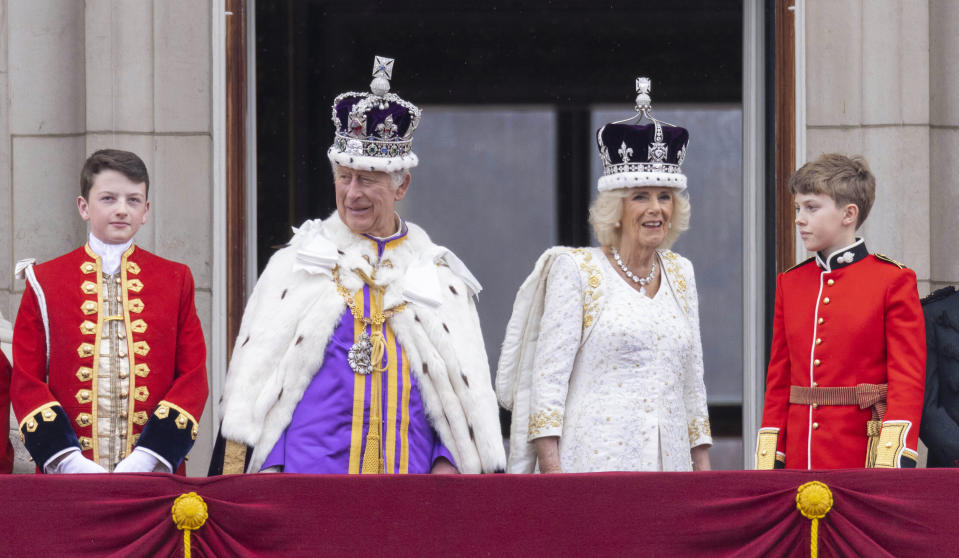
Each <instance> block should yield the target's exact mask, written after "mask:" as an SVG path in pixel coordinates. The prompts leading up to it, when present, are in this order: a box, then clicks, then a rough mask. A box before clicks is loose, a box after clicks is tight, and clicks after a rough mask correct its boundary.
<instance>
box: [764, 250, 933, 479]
mask: <svg viewBox="0 0 959 558" xmlns="http://www.w3.org/2000/svg"><path fill="white" fill-rule="evenodd" d="M925 347H926V340H925V328H924V322H923V315H922V308H921V306H920V304H919V295H918V292H917V289H916V274H915V273H913V272H912V270H909V269H906V268H904V267H902V266H901V265H900V264H898V263H896V262H894V261H892V260H889V259H888V258H885V257H884V256H879V255H872V254H869V252H868V251H867V250H866V246H865V244H864V243H863V241H862V239H859V240H858V241H857V242H856V243H854V244H853V245H851V246H848V247H846V248H844V249H842V250H838V251H836V252H835V253H833V254H832V255H830V257H829V258H828V259H827V260H825V261H824V260H822V259H821V258H820V257H819V256H818V255H817V256H816V257H815V258H811V259H810V260H807V261H806V262H803V263H802V264H800V265H798V266H796V267H794V268H792V269H790V270H788V271H786V272H785V273H782V274H780V275H779V277H778V279H777V281H776V307H775V316H774V321H773V341H772V349H771V351H770V357H769V370H768V372H767V376H766V399H765V405H764V408H763V419H762V425H761V428H760V431H759V438H758V443H757V450H756V466H757V468H758V469H772V468H774V467H775V468H779V467H783V466H785V467H786V468H789V469H838V468H850V467H864V466H866V464H867V453H868V452H867V448H868V445H869V438H868V435H867V422H868V421H869V420H870V419H871V418H872V411H871V409H870V407H866V408H860V407H859V406H858V405H855V404H854V405H848V404H846V405H841V404H840V405H835V404H816V405H813V404H797V403H790V387H791V386H802V387H816V388H823V387H844V386H857V385H859V384H888V394H887V396H886V407H887V408H886V411H885V415H884V416H883V418H882V424H881V430H880V431H879V436H878V442H877V444H878V445H876V450H877V451H876V452H875V453H874V455H873V458H874V460H875V466H876V467H914V466H915V464H916V461H917V458H918V453H917V445H918V435H919V419H920V417H921V414H922V401H923V389H924V384H925V367H926V353H925Z"/></svg>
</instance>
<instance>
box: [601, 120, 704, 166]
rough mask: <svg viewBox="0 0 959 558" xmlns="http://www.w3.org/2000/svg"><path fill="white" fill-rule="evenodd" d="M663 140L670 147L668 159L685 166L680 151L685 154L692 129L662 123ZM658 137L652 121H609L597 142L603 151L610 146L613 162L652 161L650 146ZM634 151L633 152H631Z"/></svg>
mask: <svg viewBox="0 0 959 558" xmlns="http://www.w3.org/2000/svg"><path fill="white" fill-rule="evenodd" d="M661 128H662V134H663V140H662V143H664V144H665V147H666V157H665V160H662V161H659V162H665V163H669V164H673V165H681V164H682V161H680V158H679V156H680V154H681V153H682V154H685V148H686V144H687V143H689V132H687V131H686V129H685V128H680V127H679V126H670V125H668V124H664V125H662V126H661ZM655 136H656V126H655V124H653V123H649V124H607V125H605V126H603V127H602V128H600V129H599V133H597V135H596V142H597V144H598V147H599V149H600V151H602V149H603V146H606V147H607V149H608V154H609V162H610V164H613V165H617V164H620V163H630V162H631V163H650V162H654V161H651V160H650V159H651V157H650V149H649V147H650V145H651V144H652V143H653V142H654V139H655ZM623 145H626V148H625V149H623V148H622V146H623ZM630 150H631V151H630Z"/></svg>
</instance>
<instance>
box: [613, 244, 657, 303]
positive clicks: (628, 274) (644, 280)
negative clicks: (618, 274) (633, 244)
mask: <svg viewBox="0 0 959 558" xmlns="http://www.w3.org/2000/svg"><path fill="white" fill-rule="evenodd" d="M613 259H614V260H616V265H618V266H619V268H620V269H622V270H623V273H625V274H626V277H629V278H630V279H632V280H633V283H639V292H640V293H642V294H646V285H648V284H649V283H650V282H652V280H653V277H655V276H656V258H653V267H652V269H650V270H649V275H647V276H646V277H637V276H636V274H634V273H633V272H632V271H630V270H629V268H628V267H626V264H624V263H623V260H622V259H621V258H620V257H619V250H617V249H616V247H615V246H614V247H613Z"/></svg>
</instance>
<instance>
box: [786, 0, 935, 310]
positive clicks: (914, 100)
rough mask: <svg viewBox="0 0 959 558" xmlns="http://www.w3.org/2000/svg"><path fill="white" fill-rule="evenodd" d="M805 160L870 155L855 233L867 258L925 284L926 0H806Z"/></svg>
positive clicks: (927, 279) (927, 283) (927, 282)
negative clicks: (863, 211) (871, 188)
mask: <svg viewBox="0 0 959 558" xmlns="http://www.w3.org/2000/svg"><path fill="white" fill-rule="evenodd" d="M805 6H806V10H807V11H806V53H805V54H806V68H807V73H806V79H807V81H806V88H807V89H806V111H807V122H806V126H807V127H806V133H807V136H806V138H807V140H806V147H807V149H806V152H807V160H812V159H815V158H816V157H818V156H819V155H820V154H822V153H827V152H833V151H835V152H840V153H844V154H848V155H855V154H861V155H864V156H865V157H866V159H867V160H868V161H869V164H870V166H871V168H872V171H873V173H874V174H875V176H876V181H877V193H876V203H875V205H874V206H873V208H872V211H871V213H870V215H869V218H868V220H867V221H866V223H865V225H864V226H863V228H862V230H861V231H860V232H861V234H862V235H863V236H864V237H865V238H866V242H867V245H868V246H869V248H870V250H871V251H873V252H881V253H883V254H886V255H887V256H889V257H891V258H894V259H896V260H899V261H901V262H903V263H904V264H905V265H907V266H909V267H910V268H912V269H913V270H915V272H916V275H917V276H918V279H919V291H920V293H921V294H926V293H928V292H929V289H930V285H931V282H930V281H931V262H930V254H929V245H930V226H929V223H930V219H929V217H930V172H929V168H930V167H929V165H930V156H929V148H930V141H929V139H930V136H929V132H930V122H929V37H928V30H929V22H930V16H929V6H928V2H927V1H926V0H870V1H869V2H861V1H860V0H807V2H806V3H805Z"/></svg>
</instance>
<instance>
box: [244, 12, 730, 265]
mask: <svg viewBox="0 0 959 558" xmlns="http://www.w3.org/2000/svg"><path fill="white" fill-rule="evenodd" d="M256 31H257V32H256V57H257V78H256V79H257V160H258V162H257V167H258V173H257V175H258V177H259V179H258V180H259V184H258V187H257V231H258V250H257V252H258V253H257V261H258V262H259V269H260V271H262V269H263V266H264V265H266V262H267V260H268V259H269V256H270V255H271V254H272V252H273V250H274V247H275V246H277V245H282V244H285V243H286V242H287V240H288V239H289V237H290V226H291V225H297V224H299V223H301V222H303V221H304V220H306V219H310V218H315V217H320V216H326V215H327V214H329V213H330V212H331V211H332V210H333V209H334V207H335V204H334V200H333V193H332V184H331V181H330V179H329V178H330V174H329V173H330V171H329V163H328V162H327V159H326V149H327V148H328V147H329V145H330V143H331V141H332V137H333V127H332V124H331V122H330V116H329V115H330V103H331V101H332V99H333V97H335V96H336V95H337V94H338V93H341V92H343V91H347V90H356V89H362V90H365V89H366V85H367V84H368V83H369V81H370V79H371V76H370V72H371V66H372V60H373V55H374V54H380V55H384V56H389V57H392V58H395V59H396V60H397V63H396V70H395V74H394V81H393V89H394V91H395V92H397V93H399V94H400V95H401V96H403V97H404V98H406V99H409V100H411V101H413V102H414V103H416V104H419V105H423V104H430V105H458V104H469V105H478V104H488V105H517V104H536V105H550V106H553V107H555V110H556V111H557V115H558V120H557V126H556V128H555V131H554V133H555V134H556V135H557V138H556V146H557V150H558V153H557V155H558V157H557V165H558V166H559V167H560V168H558V169H557V172H556V177H557V183H556V206H557V207H556V212H557V220H558V222H559V223H561V224H563V226H561V227H560V228H559V239H558V240H559V242H560V243H561V244H567V245H586V244H588V243H589V231H588V229H587V226H586V209H587V206H588V203H589V197H588V196H589V192H588V191H586V190H584V189H583V188H582V187H581V185H582V184H584V183H587V182H588V181H589V162H590V160H591V159H592V158H593V157H594V156H595V154H594V153H593V151H594V148H593V145H592V139H591V138H592V133H593V130H590V129H589V122H590V119H589V107H590V106H591V105H595V104H601V103H629V102H631V100H632V98H631V96H630V95H629V93H630V91H628V90H626V89H625V87H624V84H628V83H629V82H630V80H631V79H632V77H634V76H635V75H639V74H642V75H649V76H654V78H655V85H654V99H668V100H669V102H670V103H739V102H740V101H741V98H742V95H741V89H742V85H741V83H742V64H741V60H742V55H741V51H742V2H741V1H740V0H724V1H717V0H682V1H673V2H662V1H637V0H634V1H631V2H609V3H600V2H595V1H574V2H562V3H558V2H542V3H536V2H532V3H530V2H501V1H493V2H486V3H483V4H481V5H477V4H467V3H461V5H456V3H451V2H445V1H443V2H441V1H427V0H421V1H417V2H402V3H398V2H382V1H370V2H362V3H358V2H352V1H335V0H296V1H291V0H285V1H274V2H258V3H257V4H256ZM414 148H415V145H414Z"/></svg>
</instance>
